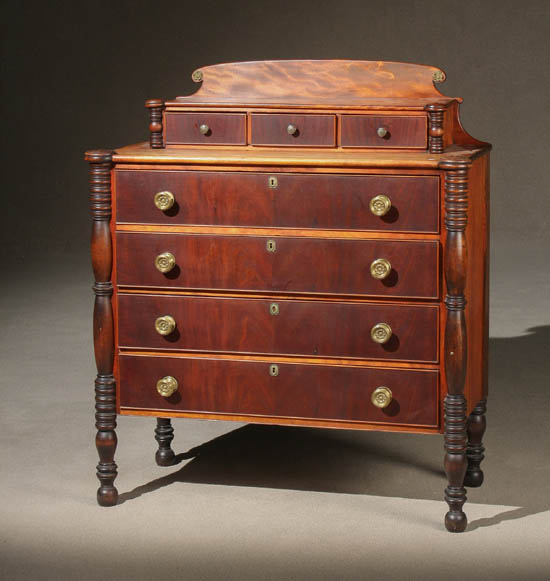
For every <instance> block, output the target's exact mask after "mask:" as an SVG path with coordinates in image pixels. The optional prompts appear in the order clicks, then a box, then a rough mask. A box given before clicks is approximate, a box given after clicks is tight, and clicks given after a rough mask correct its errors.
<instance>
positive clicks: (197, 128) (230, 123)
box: [165, 111, 246, 145]
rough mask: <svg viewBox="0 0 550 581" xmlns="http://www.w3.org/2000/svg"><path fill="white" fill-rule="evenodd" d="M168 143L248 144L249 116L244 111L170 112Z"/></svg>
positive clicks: (167, 129) (167, 128) (167, 119)
mask: <svg viewBox="0 0 550 581" xmlns="http://www.w3.org/2000/svg"><path fill="white" fill-rule="evenodd" d="M165 118H166V129H165V135H166V137H165V139H166V144H167V145H178V144H182V145H193V144H209V145H246V115H245V114H243V113H209V112H207V111H204V112H202V113H174V112H167V113H166V115H165Z"/></svg>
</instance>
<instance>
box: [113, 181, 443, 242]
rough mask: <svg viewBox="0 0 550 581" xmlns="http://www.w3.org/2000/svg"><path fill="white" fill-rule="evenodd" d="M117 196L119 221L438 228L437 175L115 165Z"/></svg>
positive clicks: (395, 229)
mask: <svg viewBox="0 0 550 581" xmlns="http://www.w3.org/2000/svg"><path fill="white" fill-rule="evenodd" d="M273 178H275V180H276V181H274V180H273ZM163 191H169V192H170V193H171V194H172V195H173V197H174V202H173V205H172V206H171V207H170V208H169V209H167V210H165V211H163V210H160V209H158V208H157V207H156V206H155V194H157V193H158V192H163ZM116 196H117V203H116V212H117V215H116V219H117V222H122V223H134V224H138V223H142V224H192V225H209V226H257V227H281V228H282V227H287V228H328V229H346V230H373V231H376V230H379V231H393V232H429V233H437V232H438V230H439V178H438V177H437V176H380V175H372V176H366V175H363V176H351V175H303V174H276V173H274V174H264V173H231V172H201V171H162V172H161V171H131V170H118V171H117V172H116ZM380 196H385V197H386V198H388V200H389V202H390V206H389V209H387V211H386V209H385V208H384V211H385V212H386V213H385V214H383V215H382V216H379V215H377V214H376V213H375V212H376V211H377V210H378V208H377V205H376V204H377V202H376V200H378V199H379V198H380ZM375 198H376V200H375ZM371 203H372V205H373V209H372V210H371V207H370V206H371Z"/></svg>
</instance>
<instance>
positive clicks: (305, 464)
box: [120, 326, 550, 531]
mask: <svg viewBox="0 0 550 581" xmlns="http://www.w3.org/2000/svg"><path fill="white" fill-rule="evenodd" d="M549 347H550V326H539V327H534V328H531V329H528V330H527V333H526V334H525V335H521V336H518V337H508V338H492V339H491V340H490V367H489V369H490V387H489V404H488V408H489V412H488V430H487V434H486V438H485V442H484V443H485V446H486V448H487V452H486V454H487V458H486V460H485V461H484V464H483V468H484V470H485V473H486V479H485V484H484V486H483V487H482V488H480V489H471V490H469V491H468V496H469V499H470V500H471V501H473V502H478V503H487V504H503V505H508V506H514V507H518V506H519V507H521V508H514V509H512V510H509V511H506V512H504V513H501V514H500V515H497V516H495V517H493V518H490V519H480V520H478V521H474V522H472V523H470V526H469V529H468V530H470V531H472V530H475V529H476V528H480V527H486V526H490V525H493V524H497V523H499V522H502V521H504V520H511V519H516V518H520V517H523V516H527V515H529V514H535V513H538V512H542V511H544V510H548V509H549V508H550V501H549V499H550V485H549V482H550V467H549V466H548V462H547V461H545V460H543V459H544V458H548V457H550V449H549V448H550V445H549V438H548V434H547V425H548V417H547V412H548V411H549V410H550V389H548V377H550V349H549ZM178 423H179V422H177V421H176V422H175V423H174V425H175V429H176V439H175V441H174V445H175V448H176V450H177V442H178V441H177V428H178ZM180 425H181V424H180ZM442 460H443V441H442V437H441V436H424V435H416V434H414V435H413V434H396V433H382V432H361V431H345V430H330V429H316V428H301V427H281V426H268V425H253V424H249V425H246V426H243V427H240V428H238V429H236V430H234V431H232V432H229V433H227V434H224V435H223V436H220V437H218V438H215V439H214V440H211V441H210V442H206V443H205V444H203V445H201V446H198V447H196V448H194V449H192V450H189V451H188V452H185V453H180V454H178V455H177V457H176V463H182V462H184V461H187V462H186V463H185V464H184V465H183V466H182V467H181V468H180V469H179V470H176V471H174V472H172V473H170V474H168V475H166V476H165V477H162V478H159V479H157V480H154V481H152V482H149V483H147V484H144V485H143V486H140V487H138V488H136V489H134V490H132V491H130V492H127V493H124V494H121V496H120V502H127V501H130V500H132V499H135V498H137V497H139V496H141V495H142V494H147V493H151V492H154V491H155V490H158V489H159V488H162V487H164V486H169V485H170V484H172V483H174V482H195V483H205V484H219V485H231V486H256V487H268V488H285V489H293V490H308V491H319V492H336V493H338V492H340V493H348V494H369V495H378V496H390V497H391V496H396V497H404V498H418V499H430V500H440V499H442V496H443V488H444V487H445V475H444V472H443V469H442Z"/></svg>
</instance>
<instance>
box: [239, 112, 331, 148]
mask: <svg viewBox="0 0 550 581" xmlns="http://www.w3.org/2000/svg"><path fill="white" fill-rule="evenodd" d="M250 123H251V138H250V143H251V144H252V145H265V146H269V145H276V146H281V145H282V146H289V147H290V146H291V147H334V146H335V145H336V118H335V116H334V115H293V114H275V113H273V114H266V115H260V114H252V115H251V116H250Z"/></svg>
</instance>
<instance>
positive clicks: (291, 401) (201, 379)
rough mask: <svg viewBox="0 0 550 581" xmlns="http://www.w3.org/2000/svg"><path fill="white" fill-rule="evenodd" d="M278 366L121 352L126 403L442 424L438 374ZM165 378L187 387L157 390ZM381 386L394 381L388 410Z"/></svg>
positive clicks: (136, 406)
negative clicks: (378, 399) (274, 369)
mask: <svg viewBox="0 0 550 581" xmlns="http://www.w3.org/2000/svg"><path fill="white" fill-rule="evenodd" d="M271 365H272V364H270V363H268V362H258V361H238V360H233V361H228V360H219V359H215V358H211V359H196V358H189V357H186V358H181V357H180V358H174V357H170V356H159V357H144V356H133V355H121V356H120V377H121V406H122V407H123V408H133V409H139V408H145V409H151V410H165V411H166V410H168V411H171V410H185V411H191V412H208V411H216V412H221V413H226V414H240V415H248V414H250V415H269V416H280V417H287V418H329V419H334V420H348V421H354V422H367V421H368V422H380V423H384V424H388V423H389V424H404V425H415V426H434V425H436V423H437V377H438V373H437V372H435V371H410V370H393V369H369V368H357V367H332V366H327V365H304V364H301V363H296V364H293V363H280V364H278V374H277V375H276V376H273V375H271V373H270V367H271ZM165 375H172V376H173V377H175V378H176V379H178V381H180V380H181V381H180V385H181V387H180V389H178V391H177V392H176V393H175V394H174V395H173V396H171V397H169V398H164V397H162V396H161V395H159V394H158V392H157V390H156V389H155V385H156V382H157V380H158V379H159V378H160V377H163V376H165ZM222 385H223V386H224V387H223V389H220V386H222ZM380 385H385V386H389V387H390V389H391V390H392V393H393V401H392V404H390V406H389V407H387V408H385V409H379V408H377V407H375V406H374V405H373V404H372V403H371V401H370V397H371V393H372V392H373V391H374V389H376V388H377V387H379V386H380ZM130 386H133V387H132V388H130Z"/></svg>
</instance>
